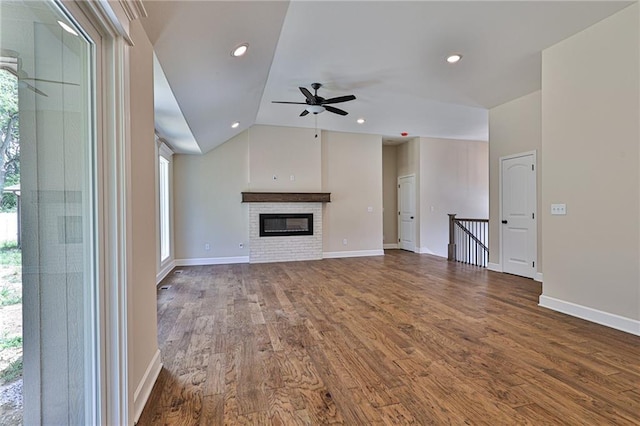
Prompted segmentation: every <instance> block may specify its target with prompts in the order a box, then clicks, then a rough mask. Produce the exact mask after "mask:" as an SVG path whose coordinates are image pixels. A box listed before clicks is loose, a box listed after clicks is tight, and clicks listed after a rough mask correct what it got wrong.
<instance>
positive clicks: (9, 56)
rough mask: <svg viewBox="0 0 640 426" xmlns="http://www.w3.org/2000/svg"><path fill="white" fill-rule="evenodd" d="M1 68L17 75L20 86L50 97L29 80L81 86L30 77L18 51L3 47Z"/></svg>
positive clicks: (75, 84)
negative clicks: (24, 69)
mask: <svg viewBox="0 0 640 426" xmlns="http://www.w3.org/2000/svg"><path fill="white" fill-rule="evenodd" d="M0 69H2V70H5V71H8V72H10V73H11V74H13V75H14V76H16V78H17V79H18V87H24V88H27V89H29V90H31V91H32V92H34V93H36V94H38V95H40V96H45V97H48V96H49V95H47V94H46V93H44V92H43V91H42V90H40V89H38V88H37V87H35V86H33V85H31V84H29V83H27V80H29V81H35V82H38V81H40V82H44V83H55V84H68V85H71V86H79V84H77V83H70V82H67V81H57V80H47V79H44V78H31V77H29V75H28V74H27V73H26V72H25V71H23V70H22V59H21V58H20V56H19V54H18V52H16V51H14V50H9V49H2V51H0Z"/></svg>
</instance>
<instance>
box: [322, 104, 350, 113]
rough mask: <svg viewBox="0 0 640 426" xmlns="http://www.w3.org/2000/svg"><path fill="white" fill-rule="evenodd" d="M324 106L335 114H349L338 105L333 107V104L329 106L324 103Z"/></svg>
mask: <svg viewBox="0 0 640 426" xmlns="http://www.w3.org/2000/svg"><path fill="white" fill-rule="evenodd" d="M323 106H324V107H325V109H326V110H327V111H329V112H332V113H334V114H339V115H347V114H349V113H348V112H347V111H343V110H341V109H339V108H336V107H332V106H329V105H323Z"/></svg>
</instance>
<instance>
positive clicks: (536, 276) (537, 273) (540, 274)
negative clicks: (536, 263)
mask: <svg viewBox="0 0 640 426" xmlns="http://www.w3.org/2000/svg"><path fill="white" fill-rule="evenodd" d="M533 279H534V280H535V281H538V282H539V283H541V282H544V279H543V278H542V272H536V274H535V275H534V276H533Z"/></svg>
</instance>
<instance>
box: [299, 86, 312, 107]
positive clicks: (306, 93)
mask: <svg viewBox="0 0 640 426" xmlns="http://www.w3.org/2000/svg"><path fill="white" fill-rule="evenodd" d="M298 89H300V91H301V92H302V94H303V95H304V97H305V98H307V101H309V102H311V103H312V104H315V102H316V98H315V96H313V95H312V94H311V92H310V91H309V90H308V89H307V88H306V87H298Z"/></svg>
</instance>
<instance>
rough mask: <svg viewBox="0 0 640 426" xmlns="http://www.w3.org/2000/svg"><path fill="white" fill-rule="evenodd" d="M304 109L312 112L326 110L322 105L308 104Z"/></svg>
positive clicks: (318, 112) (316, 112) (317, 112)
mask: <svg viewBox="0 0 640 426" xmlns="http://www.w3.org/2000/svg"><path fill="white" fill-rule="evenodd" d="M305 110H306V111H307V112H310V113H312V114H320V113H321V112H325V111H326V109H325V107H323V106H322V105H309V106H308V107H306V108H305Z"/></svg>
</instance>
